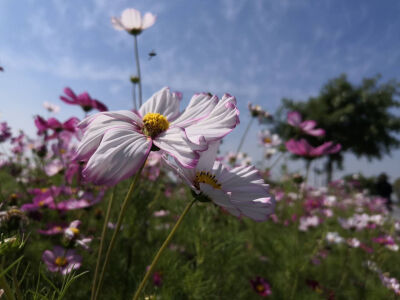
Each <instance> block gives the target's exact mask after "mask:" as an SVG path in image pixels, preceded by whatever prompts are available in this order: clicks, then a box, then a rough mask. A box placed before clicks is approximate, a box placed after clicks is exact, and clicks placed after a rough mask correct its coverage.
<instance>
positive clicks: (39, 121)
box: [35, 116, 79, 139]
mask: <svg viewBox="0 0 400 300" xmlns="http://www.w3.org/2000/svg"><path fill="white" fill-rule="evenodd" d="M78 123H79V119H78V118H75V117H72V118H69V119H68V120H67V121H65V122H64V123H61V122H60V121H59V120H57V119H56V118H50V119H48V120H45V119H43V118H42V117H41V116H36V117H35V125H36V128H37V129H38V131H37V134H38V135H43V134H45V136H46V135H47V130H48V129H51V130H53V131H54V133H53V135H52V136H49V137H48V138H47V139H52V138H56V137H57V136H58V134H60V133H61V132H63V131H68V132H70V133H76V131H77V127H76V126H77V124H78Z"/></svg>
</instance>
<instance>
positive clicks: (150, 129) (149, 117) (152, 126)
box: [143, 113, 169, 138]
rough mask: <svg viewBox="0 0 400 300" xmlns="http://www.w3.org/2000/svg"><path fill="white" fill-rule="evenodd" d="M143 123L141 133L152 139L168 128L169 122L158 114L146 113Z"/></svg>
mask: <svg viewBox="0 0 400 300" xmlns="http://www.w3.org/2000/svg"><path fill="white" fill-rule="evenodd" d="M143 123H144V128H143V133H144V134H145V135H147V136H149V137H152V138H154V137H156V136H157V135H159V134H160V133H162V132H164V131H165V130H167V129H168V128H169V122H168V120H167V118H166V117H164V116H163V115H162V114H159V113H147V114H146V115H145V116H144V117H143Z"/></svg>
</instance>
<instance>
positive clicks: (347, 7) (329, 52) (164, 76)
mask: <svg viewBox="0 0 400 300" xmlns="http://www.w3.org/2000/svg"><path fill="white" fill-rule="evenodd" d="M127 7H134V8H137V9H139V10H140V11H142V12H146V11H150V12H152V13H154V14H156V15H157V17H158V18H157V22H156V24H155V25H154V26H153V27H152V28H150V29H148V30H147V31H145V32H143V33H142V35H140V36H139V47H140V53H141V62H142V73H143V74H142V75H143V83H144V87H143V88H144V99H147V98H148V97H149V96H150V95H151V94H152V93H154V92H156V91H157V90H159V89H160V88H162V87H163V86H170V87H171V89H173V90H179V91H182V92H183V95H184V101H183V105H185V104H186V103H187V101H188V99H189V98H190V97H191V96H192V94H193V93H195V92H201V91H207V92H211V93H216V94H218V95H220V96H222V95H223V93H225V92H229V93H230V94H232V95H234V96H236V97H237V99H238V102H239V108H240V109H241V124H240V126H239V127H238V128H237V129H236V130H235V131H234V132H233V133H232V134H231V135H230V136H229V137H228V138H227V140H226V143H225V144H224V148H225V149H234V148H236V144H237V142H238V139H239V138H240V136H241V134H242V133H243V131H244V129H245V126H246V124H247V122H248V121H249V116H248V113H247V110H246V107H247V103H248V102H249V101H251V102H253V103H256V104H260V105H262V106H263V107H264V108H265V109H267V110H269V111H272V112H273V111H275V109H276V108H277V107H278V106H279V104H280V100H281V99H282V98H283V97H287V98H293V99H298V100H302V99H306V98H307V97H309V96H312V95H316V94H317V93H318V92H319V90H320V88H321V86H322V85H323V84H324V83H325V82H326V81H327V80H328V79H330V78H333V77H335V76H338V75H340V74H341V73H347V74H348V76H349V78H350V79H351V80H352V81H353V82H355V83H358V82H359V81H360V80H361V78H363V77H366V76H373V75H375V74H377V73H381V74H382V75H383V79H384V80H387V79H391V78H396V79H398V80H400V51H399V49H400V39H399V38H398V35H399V33H398V31H399V28H400V18H399V17H398V16H399V15H400V2H399V1H396V0H393V1H387V0H382V1H372V0H371V1H367V0H353V1H326V0H321V1H304V0H297V1H288V0H279V1H278V0H276V1H272V0H253V1H243V0H221V1H218V0H207V1H205V0H197V1H185V0H168V1H166V0H165V1H150V0H144V1H122V0H114V1H112V0H108V1H106V0H88V1H77V0H68V1H66V0H65V1H61V0H48V1H40V0H25V1H12V0H8V1H7V0H5V1H1V2H0V39H1V44H0V65H2V66H3V67H4V68H5V72H4V73H0V103H1V105H0V113H1V116H0V120H1V121H2V120H6V121H7V122H9V123H10V125H11V126H12V127H13V128H15V129H16V128H22V129H24V130H26V131H27V132H28V133H31V134H33V133H34V132H35V129H34V127H33V122H32V117H33V115H35V114H38V113H41V114H45V111H44V109H43V108H42V103H43V101H49V102H53V103H56V104H58V105H60V106H61V107H62V110H61V112H60V113H59V114H58V117H59V118H60V119H62V120H65V119H66V118H68V117H70V116H72V115H77V116H79V117H80V116H81V115H82V113H81V111H80V109H79V108H77V107H71V106H67V105H64V104H63V103H62V102H61V101H59V100H58V97H59V95H60V94H61V93H62V90H63V88H64V87H65V86H70V87H71V88H73V89H74V90H75V91H76V92H82V91H88V92H89V93H90V94H91V95H92V96H94V97H95V98H97V99H99V100H101V101H103V102H105V103H106V104H107V105H108V106H109V108H110V109H114V110H115V109H128V108H131V86H130V83H129V81H128V78H129V75H133V74H134V70H135V69H134V60H133V59H134V56H133V40H132V39H131V38H130V36H129V35H128V34H126V33H125V32H119V31H116V30H114V29H113V28H112V26H111V23H110V18H111V16H119V15H120V14H121V12H122V11H123V9H125V8H127ZM152 49H154V50H155V51H156V52H157V53H158V55H157V56H156V57H155V58H154V59H152V60H150V61H149V60H148V59H147V53H148V52H150V51H151V50H152ZM252 129H253V130H252V132H251V134H250V135H249V137H248V139H247V143H246V144H245V146H244V150H245V151H247V152H249V153H251V154H252V155H254V156H255V157H257V156H258V155H259V154H260V149H259V147H258V146H257V142H256V141H255V138H256V134H257V130H258V128H257V126H254V127H253V128H252ZM399 165H400V151H395V152H393V155H392V157H386V158H385V159H384V160H382V161H373V162H370V163H369V162H367V161H366V160H357V159H355V158H354V157H352V156H347V157H346V162H345V167H346V170H345V172H356V171H360V170H361V171H363V172H364V173H365V174H369V175H373V174H376V173H378V172H381V171H386V172H388V173H389V174H390V175H391V176H392V179H393V178H396V177H400V167H399ZM294 167H295V168H298V169H299V170H300V171H301V165H299V164H294Z"/></svg>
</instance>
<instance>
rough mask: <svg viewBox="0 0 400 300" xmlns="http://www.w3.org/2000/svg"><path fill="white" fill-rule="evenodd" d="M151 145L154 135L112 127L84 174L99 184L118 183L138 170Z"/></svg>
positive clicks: (89, 179)
mask: <svg viewBox="0 0 400 300" xmlns="http://www.w3.org/2000/svg"><path fill="white" fill-rule="evenodd" d="M151 145H152V143H151V139H150V138H148V137H146V136H144V135H142V134H140V133H138V132H136V131H132V130H129V129H126V128H113V129H109V130H107V132H106V133H105V134H104V137H103V140H102V141H101V144H100V146H99V147H98V148H97V150H96V152H94V154H93V155H92V156H91V158H90V159H89V161H88V163H87V165H86V168H85V169H84V170H83V172H82V174H83V175H84V177H86V179H87V180H88V181H91V182H94V183H95V184H107V185H114V184H116V183H118V182H119V181H121V180H123V179H126V178H128V177H130V176H132V175H133V174H135V173H136V172H137V171H138V169H139V168H140V167H141V166H142V165H143V164H144V162H145V159H146V158H147V155H148V153H149V152H150V148H151Z"/></svg>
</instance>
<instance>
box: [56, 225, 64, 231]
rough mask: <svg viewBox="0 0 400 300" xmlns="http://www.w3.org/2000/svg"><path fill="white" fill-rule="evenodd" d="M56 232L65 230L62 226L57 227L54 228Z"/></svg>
mask: <svg viewBox="0 0 400 300" xmlns="http://www.w3.org/2000/svg"><path fill="white" fill-rule="evenodd" d="M54 230H56V231H62V230H63V229H62V227H61V226H56V227H54Z"/></svg>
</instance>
